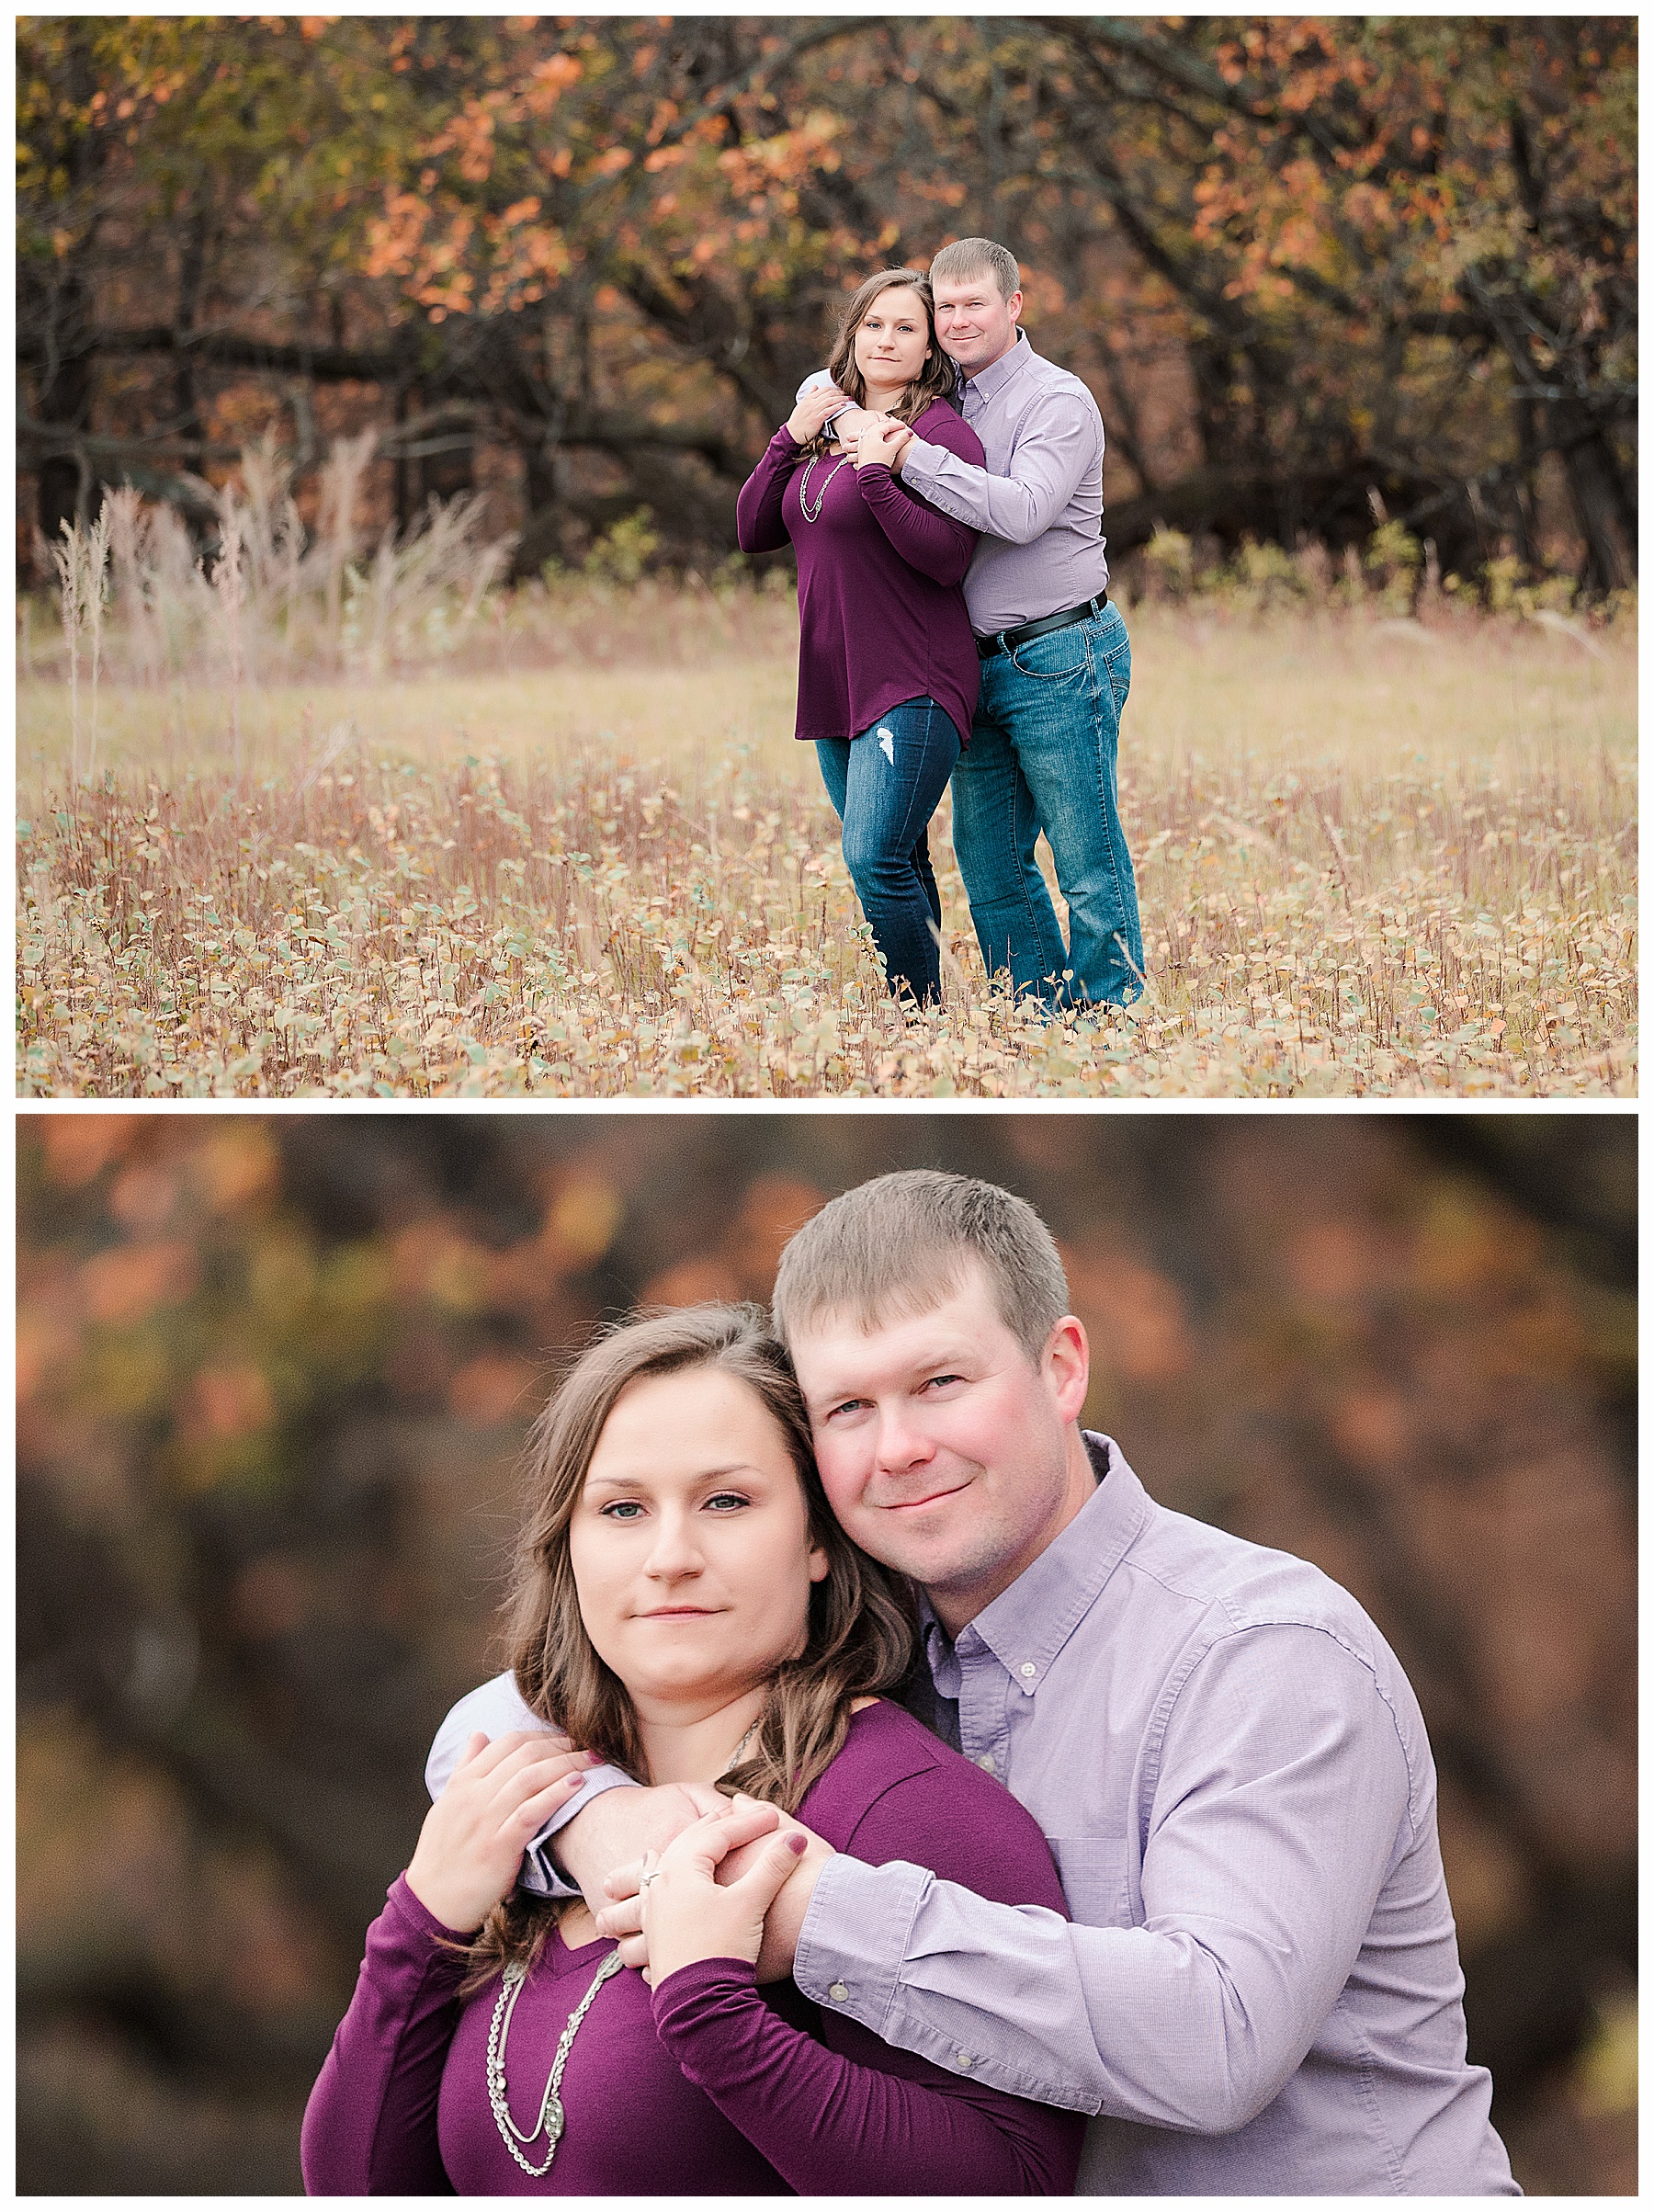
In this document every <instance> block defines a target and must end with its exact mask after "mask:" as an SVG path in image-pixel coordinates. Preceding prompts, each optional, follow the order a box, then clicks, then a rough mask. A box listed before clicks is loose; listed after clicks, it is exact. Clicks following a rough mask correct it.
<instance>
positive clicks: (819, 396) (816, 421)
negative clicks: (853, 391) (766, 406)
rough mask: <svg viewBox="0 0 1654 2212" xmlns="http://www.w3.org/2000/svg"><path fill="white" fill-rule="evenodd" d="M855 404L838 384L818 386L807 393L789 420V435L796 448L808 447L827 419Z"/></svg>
mask: <svg viewBox="0 0 1654 2212" xmlns="http://www.w3.org/2000/svg"><path fill="white" fill-rule="evenodd" d="M852 404H853V403H852V401H851V399H850V395H849V394H848V392H844V391H840V390H839V388H838V386H837V385H836V384H818V385H816V387H815V388H814V390H813V391H807V392H806V393H805V394H804V397H803V398H802V399H801V400H800V401H799V403H798V404H797V406H795V407H794V409H793V411H792V413H791V414H789V415H788V416H787V437H790V438H791V439H792V441H793V443H794V445H796V446H807V445H809V443H810V439H811V438H812V437H816V436H817V435H818V434H819V433H820V432H821V429H822V428H823V427H824V426H825V425H826V421H827V417H828V416H829V415H830V414H836V413H837V412H838V410H839V409H840V408H841V407H848V406H850V405H852Z"/></svg>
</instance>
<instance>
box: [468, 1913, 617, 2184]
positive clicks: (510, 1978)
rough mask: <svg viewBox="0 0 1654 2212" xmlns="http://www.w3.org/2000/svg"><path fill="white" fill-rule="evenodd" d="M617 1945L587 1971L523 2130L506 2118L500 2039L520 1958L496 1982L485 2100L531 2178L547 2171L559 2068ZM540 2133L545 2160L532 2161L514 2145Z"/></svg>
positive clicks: (613, 1966) (610, 1968) (556, 2130)
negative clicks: (587, 1983)
mask: <svg viewBox="0 0 1654 2212" xmlns="http://www.w3.org/2000/svg"><path fill="white" fill-rule="evenodd" d="M620 1966H621V1958H620V1950H619V1945H616V1947H615V1948H614V1950H612V1951H611V1952H610V1953H609V1955H608V1957H606V1959H605V1960H604V1962H603V1964H602V1965H601V1966H600V1967H599V1968H598V1969H597V1971H596V1973H595V1975H594V1976H593V1978H592V1986H591V1988H590V1989H589V1990H588V1991H586V1993H585V1995H584V1996H583V1998H582V1999H581V2001H580V2002H579V2003H578V2004H577V2005H576V2006H575V2007H574V2010H573V2011H572V2013H570V2014H569V2025H567V2027H565V2028H564V2030H563V2032H562V2034H561V2036H559V2037H558V2041H557V2054H556V2056H555V2057H554V2058H553V2059H552V2061H551V2071H550V2074H549V2076H548V2078H547V2081H546V2093H545V2095H544V2096H543V2097H542V2098H541V2099H540V2108H539V2117H538V2119H537V2120H536V2121H535V2123H534V2126H533V2127H531V2128H529V2130H528V2132H527V2135H525V2134H524V2132H523V2130H522V2129H521V2128H520V2127H518V2126H517V2124H516V2122H515V2120H514V2119H513V2118H512V2116H511V2107H510V2105H509V2104H507V2103H506V2101H505V2038H506V2036H508V2035H509V2034H510V2033H511V2015H512V2013H514V2012H515V2010H516V2001H517V1998H518V1996H519V1994H520V1993H521V1991H522V1987H523V1982H524V1979H525V1978H526V1977H527V1971H528V1969H527V1967H525V1966H524V1965H523V1963H522V1961H521V1960H520V1959H513V1960H512V1962H511V1964H510V1965H509V1966H508V1967H507V1968H506V1969H505V1973H504V1979H502V1981H501V1983H500V1994H499V1996H498V1997H497V1998H496V1999H495V2001H494V2009H493V2020H492V2021H491V2022H490V2023H489V2029H488V2102H489V2104H490V2106H491V2107H492V2109H493V2116H494V2126H495V2127H497V2128H498V2129H499V2131H500V2139H501V2141H502V2142H503V2143H504V2146H505V2148H506V2150H509V2151H510V2153H511V2155H512V2157H513V2158H514V2159H515V2161H516V2162H517V2164H518V2165H519V2166H520V2167H521V2168H522V2169H523V2172H525V2173H527V2174H530V2175H532V2177H533V2178H534V2179H535V2180H536V2181H538V2180H539V2178H540V2176H541V2175H542V2174H543V2173H546V2172H549V2170H550V2165H551V2161H552V2160H553V2159H554V2158H555V2157H556V2156H557V2146H558V2144H559V2143H560V2142H561V2139H562V2131H563V2127H564V2113H563V2105H562V2096H561V2090H562V2078H563V2068H564V2067H565V2066H566V2065H567V2064H568V2062H569V2053H570V2051H571V2050H572V2048H573V2046H574V2037H575V2035H576V2034H577V2032H578V2030H579V2027H580V2024H581V2022H582V2021H583V2019H584V2018H585V2016H586V2014H587V2013H589V2012H590V2011H591V2009H592V2000H593V1998H594V1997H595V1996H596V1994H597V1992H598V1991H599V1990H600V1989H601V1988H602V1987H603V1985H604V1983H605V1982H606V1980H607V1979H608V1978H609V1976H610V1975H611V1974H617V1973H618V1972H619V1971H620ZM541 2133H543V2134H544V2136H545V2138H546V2157H545V2163H544V2164H543V2165H539V2166H532V2165H530V2164H529V2162H528V2161H527V2159H526V2158H525V2157H524V2156H523V2153H522V2150H521V2149H520V2148H519V2146H520V2145H522V2144H524V2143H532V2142H533V2141H534V2139H535V2138H536V2137H537V2136H538V2135H540V2134H541Z"/></svg>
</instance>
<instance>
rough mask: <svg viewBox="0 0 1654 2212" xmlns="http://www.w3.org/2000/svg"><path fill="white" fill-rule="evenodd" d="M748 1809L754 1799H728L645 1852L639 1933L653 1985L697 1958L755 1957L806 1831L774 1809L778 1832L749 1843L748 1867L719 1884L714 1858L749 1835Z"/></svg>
mask: <svg viewBox="0 0 1654 2212" xmlns="http://www.w3.org/2000/svg"><path fill="white" fill-rule="evenodd" d="M771 1809H772V1810H773V1808H771ZM752 1815H753V1804H752V1801H751V1800H745V1801H743V1804H742V1806H741V1807H737V1806H735V1805H731V1806H730V1807H729V1808H728V1809H726V1810H724V1811H722V1812H715V1813H712V1814H709V1815H708V1818H707V1819H705V1820H702V1821H697V1822H696V1823H695V1825H694V1827H693V1828H685V1831H684V1832H683V1834H682V1835H680V1836H678V1837H676V1838H674V1841H673V1842H672V1843H669V1844H668V1845H667V1846H666V1848H665V1850H664V1851H663V1852H661V1853H660V1854H659V1855H657V1854H655V1853H654V1852H651V1853H650V1854H649V1855H648V1856H647V1857H646V1858H645V1860H644V1863H643V1872H642V1877H641V1882H642V1902H643V1940H644V1942H645V1944H646V1945H648V1948H649V1967H648V1970H647V1972H646V1974H645V1976H644V1979H645V1980H646V1981H648V1982H649V1983H650V1985H651V1987H656V1986H658V1985H659V1984H660V1983H661V1982H663V1981H664V1980H665V1979H666V1977H667V1975H668V1974H675V1973H676V1972H677V1970H678V1968H680V1967H687V1966H693V1965H694V1964H695V1962H696V1961H697V1959H701V1958H744V1959H747V1960H749V1961H750V1962H751V1963H752V1964H753V1965H754V1966H755V1965H756V1964H757V1962H758V1954H759V1951H760V1950H761V1948H762V1947H763V1944H764V1918H765V1913H766V1912H767V1911H769V1909H770V1907H771V1906H772V1905H773V1904H774V1903H775V1901H776V1897H777V1896H778V1895H779V1893H780V1891H781V1890H782V1889H784V1888H785V1886H786V1884H787V1882H788V1881H789V1880H790V1879H791V1877H792V1876H793V1875H794V1874H795V1873H796V1872H797V1870H798V1866H799V1860H800V1859H801V1858H802V1856H803V1855H804V1853H805V1851H806V1850H807V1849H808V1848H809V1843H810V1837H809V1834H808V1832H807V1831H806V1830H804V1829H802V1828H800V1827H799V1823H798V1822H797V1821H793V1820H789V1819H788V1818H787V1815H786V1814H785V1813H781V1812H777V1813H776V1815H775V1819H776V1831H775V1832H774V1834H772V1835H771V1836H770V1837H769V1839H768V1840H767V1842H765V1843H763V1844H762V1845H754V1846H753V1854H752V1856H753V1864H752V1865H751V1866H750V1867H749V1868H748V1869H747V1871H746V1872H745V1873H744V1874H743V1875H742V1877H741V1878H740V1879H739V1880H738V1881H733V1882H730V1883H728V1884H724V1883H720V1882H719V1879H718V1867H719V1862H720V1861H721V1860H722V1859H723V1858H724V1857H725V1856H726V1855H727V1854H728V1853H729V1852H730V1851H731V1850H732V1849H733V1848H734V1847H735V1845H736V1844H737V1843H739V1842H745V1841H748V1840H749V1839H750V1838H751V1836H752V1828H753V1820H752V1817H750V1816H752Z"/></svg>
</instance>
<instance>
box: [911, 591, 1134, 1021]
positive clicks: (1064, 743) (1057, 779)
mask: <svg viewBox="0 0 1654 2212" xmlns="http://www.w3.org/2000/svg"><path fill="white" fill-rule="evenodd" d="M1130 688H1131V641H1130V639H1129V638H1128V637H1127V634H1126V625H1125V623H1124V622H1123V621H1122V620H1121V618H1120V612H1119V609H1118V608H1117V607H1114V606H1112V605H1110V606H1107V607H1104V609H1103V611H1102V613H1101V614H1100V615H1093V616H1091V617H1089V618H1087V619H1086V620H1085V621H1083V622H1071V623H1069V624H1068V625H1067V626H1066V627H1065V628H1064V629H1062V630H1048V631H1047V632H1046V634H1045V635H1044V637H1042V638H1033V639H1030V640H1029V641H1028V642H1027V643H1026V644H1025V645H1019V646H1017V647H1016V648H1015V650H1014V652H1009V653H1007V652H996V653H995V654H994V655H993V657H992V659H991V660H988V661H984V662H983V663H982V688H981V694H980V698H979V699H978V702H977V710H976V719H975V720H974V721H973V722H972V723H971V725H970V743H969V745H968V746H967V747H966V749H965V751H964V752H963V753H962V754H960V756H959V765H958V766H957V768H956V769H955V770H954V778H953V800H954V817H953V837H954V851H955V853H956V855H957V857H958V862H959V873H960V874H961V875H962V876H963V877H964V879H965V889H966V890H967V891H968V892H969V895H970V918H971V920H972V921H973V922H974V923H975V924H976V933H977V942H978V943H979V944H980V947H981V948H982V959H983V960H984V962H985V963H986V965H987V969H988V972H989V974H990V975H993V974H995V973H996V972H997V971H998V970H1002V969H1008V970H1010V973H1011V981H1012V985H1013V988H1014V990H1015V991H1016V992H1017V993H1019V994H1020V993H1023V992H1034V993H1037V994H1038V995H1039V996H1040V997H1041V998H1042V999H1044V1000H1045V1001H1046V1002H1047V1004H1049V1005H1054V1006H1056V1005H1074V1006H1084V1005H1090V1004H1097V1003H1099V1002H1106V1003H1108V1004H1114V1005H1127V1004H1130V1002H1131V1001H1132V1000H1133V999H1134V998H1136V997H1137V996H1138V994H1139V992H1140V991H1141V990H1142V987H1143V986H1142V981H1141V978H1142V969H1143V933H1142V925H1141V924H1140V923H1139V920H1138V902H1137V882H1136V879H1135V878H1134V877H1133V875H1132V872H1131V855H1130V853H1129V852H1128V851H1127V846H1126V835H1125V832H1124V831H1123V830H1122V829H1121V827H1120V808H1119V796H1118V791H1117V788H1116V769H1115V764H1116V754H1117V753H1118V750H1119V743H1120V714H1121V710H1122V709H1123V708H1124V707H1125V704H1126V694H1127V691H1128V690H1129V689H1130ZM1041 830H1043V831H1044V832H1045V834H1046V838H1047V841H1048V844H1049V845H1050V848H1051V856H1052V858H1053V859H1054V860H1055V861H1056V863H1057V880H1058V882H1059V884H1060V885H1061V887H1062V895H1063V897H1064V898H1065V899H1066V900H1067V901H1068V904H1069V937H1070V942H1069V944H1068V945H1067V946H1066V947H1065V946H1064V945H1063V942H1062V932H1061V930H1060V929H1059V927H1058V925H1057V915H1056V913H1055V911H1054V910H1053V908H1052V905H1051V901H1050V894H1049V893H1048V891H1047V890H1046V887H1045V879H1044V877H1043V876H1042V875H1041V874H1040V872H1039V869H1038V868H1037V866H1036V864H1035V859H1034V846H1035V842H1036V840H1037V837H1038V835H1039V833H1040V831H1041ZM1065 969H1071V970H1073V974H1072V977H1071V980H1070V981H1067V982H1066V983H1065V982H1064V981H1063V970H1065Z"/></svg>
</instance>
